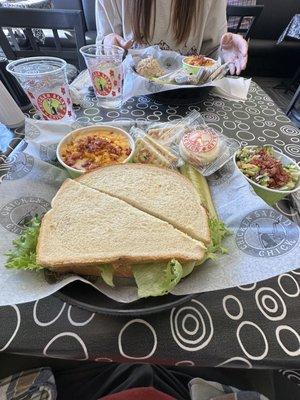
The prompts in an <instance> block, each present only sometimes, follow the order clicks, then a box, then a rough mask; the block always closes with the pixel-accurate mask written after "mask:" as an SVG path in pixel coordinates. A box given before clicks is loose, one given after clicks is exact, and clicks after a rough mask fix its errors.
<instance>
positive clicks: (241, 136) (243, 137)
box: [236, 131, 255, 142]
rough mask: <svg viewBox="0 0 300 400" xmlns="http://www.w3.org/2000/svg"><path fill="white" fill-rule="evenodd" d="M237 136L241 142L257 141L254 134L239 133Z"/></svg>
mask: <svg viewBox="0 0 300 400" xmlns="http://www.w3.org/2000/svg"><path fill="white" fill-rule="evenodd" d="M236 136H237V137H238V138H239V139H241V140H246V141H247V142H252V141H253V140H255V136H254V134H253V133H251V132H248V131H238V132H237V134H236Z"/></svg>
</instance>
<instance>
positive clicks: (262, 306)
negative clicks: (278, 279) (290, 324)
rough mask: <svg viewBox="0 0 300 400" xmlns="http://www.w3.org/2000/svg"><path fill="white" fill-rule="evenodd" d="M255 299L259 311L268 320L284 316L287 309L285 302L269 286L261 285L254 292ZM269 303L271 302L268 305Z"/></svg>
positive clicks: (279, 318)
mask: <svg viewBox="0 0 300 400" xmlns="http://www.w3.org/2000/svg"><path fill="white" fill-rule="evenodd" d="M270 293H271V294H270ZM255 301H256V304H257V307H258V309H259V311H260V312H261V313H262V314H263V315H264V316H265V317H266V318H267V319H268V320H270V321H280V320H281V319H283V318H285V317H286V313H287V310H286V305H285V302H284V301H283V299H282V297H281V296H280V295H279V294H278V293H277V292H276V291H275V290H274V289H272V288H270V287H262V288H260V289H258V290H257V291H256V293H255ZM267 302H268V304H267ZM270 303H272V305H270ZM278 312H279V313H278ZM276 314H277V315H276Z"/></svg>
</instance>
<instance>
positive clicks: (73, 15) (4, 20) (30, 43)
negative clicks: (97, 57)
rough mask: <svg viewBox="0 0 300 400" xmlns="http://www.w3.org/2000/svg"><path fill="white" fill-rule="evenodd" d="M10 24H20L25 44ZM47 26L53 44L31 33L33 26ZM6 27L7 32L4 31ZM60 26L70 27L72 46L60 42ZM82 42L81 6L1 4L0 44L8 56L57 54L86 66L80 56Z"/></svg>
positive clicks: (83, 43) (83, 31) (14, 25)
mask: <svg viewBox="0 0 300 400" xmlns="http://www.w3.org/2000/svg"><path fill="white" fill-rule="evenodd" d="M12 28H22V30H23V33H24V35H25V37H26V46H24V45H21V44H20V43H19V41H18V38H17V37H15V34H14V32H15V31H14V30H13V29H12ZM36 28H38V29H49V30H51V31H52V33H53V42H54V45H53V46H51V47H49V46H44V45H43V44H42V43H41V42H40V41H39V40H38V39H37V38H36V37H35V36H34V34H33V29H36ZM5 29H6V30H7V29H8V30H9V36H10V40H9V39H8V37H7V36H6V35H5ZM59 30H67V31H73V32H74V34H75V46H76V47H75V46H74V47H73V48H72V47H71V48H66V47H65V46H64V47H63V46H62V43H61V39H60V37H59V35H58V31H59ZM85 44H86V42H85V23H84V17H83V13H82V11H80V10H40V9H20V8H0V47H1V48H2V50H3V51H4V53H5V55H6V57H7V58H8V59H10V60H15V59H17V58H23V57H33V56H43V55H45V56H53V57H60V58H63V59H65V60H67V61H74V60H75V62H76V63H77V64H78V66H79V69H80V70H82V69H84V68H85V63H84V60H83V57H82V56H81V54H80V52H79V49H80V47H82V46H84V45H85Z"/></svg>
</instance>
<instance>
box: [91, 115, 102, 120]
mask: <svg viewBox="0 0 300 400" xmlns="http://www.w3.org/2000/svg"><path fill="white" fill-rule="evenodd" d="M92 120H93V121H94V122H101V121H103V117H101V116H100V115H99V116H97V117H93V118H92Z"/></svg>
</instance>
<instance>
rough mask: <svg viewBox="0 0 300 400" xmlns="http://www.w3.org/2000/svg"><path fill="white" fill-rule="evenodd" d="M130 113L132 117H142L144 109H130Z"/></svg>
mask: <svg viewBox="0 0 300 400" xmlns="http://www.w3.org/2000/svg"><path fill="white" fill-rule="evenodd" d="M131 115H132V116H133V117H143V116H144V115H145V111H143V110H133V111H131Z"/></svg>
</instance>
